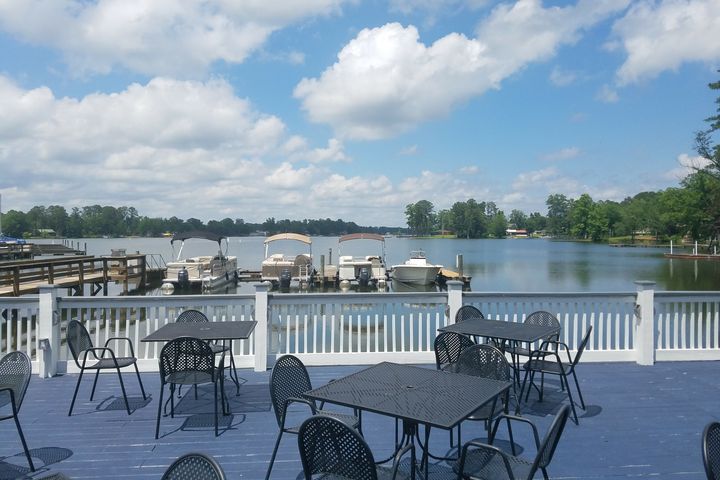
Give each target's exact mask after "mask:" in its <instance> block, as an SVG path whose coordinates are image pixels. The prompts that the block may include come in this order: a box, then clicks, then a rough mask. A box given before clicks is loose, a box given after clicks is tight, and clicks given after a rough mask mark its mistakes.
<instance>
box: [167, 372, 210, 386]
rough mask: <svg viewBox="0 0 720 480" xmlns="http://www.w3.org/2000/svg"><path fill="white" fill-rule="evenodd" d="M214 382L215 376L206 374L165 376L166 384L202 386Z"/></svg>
mask: <svg viewBox="0 0 720 480" xmlns="http://www.w3.org/2000/svg"><path fill="white" fill-rule="evenodd" d="M214 381H215V379H214V378H213V376H212V375H211V374H209V373H206V372H173V373H171V374H169V375H166V376H165V383H174V384H175V385H200V384H203V383H213V382H214Z"/></svg>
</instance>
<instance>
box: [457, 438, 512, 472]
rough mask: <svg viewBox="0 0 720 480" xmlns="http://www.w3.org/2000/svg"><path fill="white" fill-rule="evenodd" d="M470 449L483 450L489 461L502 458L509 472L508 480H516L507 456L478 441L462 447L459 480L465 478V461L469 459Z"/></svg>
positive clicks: (497, 449) (495, 448)
mask: <svg viewBox="0 0 720 480" xmlns="http://www.w3.org/2000/svg"><path fill="white" fill-rule="evenodd" d="M470 447H474V448H475V449H477V450H482V451H483V453H484V454H485V455H487V456H488V460H490V459H491V458H492V457H494V456H500V458H501V459H502V461H503V465H504V466H505V470H506V472H507V478H508V479H510V480H515V476H514V475H513V471H512V467H510V462H509V461H508V458H507V454H506V453H505V452H503V451H502V450H500V449H499V448H497V447H495V446H493V445H488V444H486V443H481V442H478V441H476V440H471V441H469V442H467V443H466V444H465V445H463V447H462V453H461V454H460V460H459V461H458V474H459V475H458V478H465V475H464V473H465V460H466V457H467V453H468V449H469V448H470Z"/></svg>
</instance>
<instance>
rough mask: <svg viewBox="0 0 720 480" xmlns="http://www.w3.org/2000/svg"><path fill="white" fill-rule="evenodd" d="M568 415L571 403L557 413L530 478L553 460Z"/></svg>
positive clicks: (539, 451)
mask: <svg viewBox="0 0 720 480" xmlns="http://www.w3.org/2000/svg"><path fill="white" fill-rule="evenodd" d="M568 416H570V406H569V405H565V406H564V407H562V408H561V409H560V411H559V412H558V414H557V415H555V419H554V420H553V422H552V424H551V425H550V428H549V429H548V431H547V433H546V434H545V438H544V439H543V441H542V442H541V443H540V447H539V448H538V451H537V455H536V456H535V461H534V462H533V466H532V469H531V470H530V474H529V475H528V477H527V478H528V479H531V478H533V476H534V475H535V472H536V471H537V469H538V468H545V467H547V466H548V465H549V464H550V462H551V461H552V458H553V455H554V454H555V449H556V448H557V445H558V442H559V441H560V437H561V436H562V433H563V430H565V424H566V423H567V419H568Z"/></svg>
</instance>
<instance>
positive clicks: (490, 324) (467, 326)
mask: <svg viewBox="0 0 720 480" xmlns="http://www.w3.org/2000/svg"><path fill="white" fill-rule="evenodd" d="M438 331H440V332H455V333H462V334H463V335H470V336H478V337H486V338H492V339H495V340H500V342H498V344H499V345H500V350H502V351H503V352H504V351H505V346H506V345H507V343H508V342H512V343H514V344H517V343H526V344H528V346H529V345H530V344H531V343H533V342H537V341H538V340H540V339H542V338H547V337H550V336H552V335H558V334H559V333H560V328H558V327H548V326H544V325H532V324H530V325H529V324H527V323H517V322H506V321H504V320H490V319H487V318H486V319H477V320H467V321H464V322H460V323H454V324H452V325H448V326H447V327H442V328H438ZM513 368H514V369H515V379H516V381H517V382H518V384H519V383H520V359H519V358H517V355H513Z"/></svg>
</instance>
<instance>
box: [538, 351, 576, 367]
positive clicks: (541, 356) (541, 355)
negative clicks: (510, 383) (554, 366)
mask: <svg viewBox="0 0 720 480" xmlns="http://www.w3.org/2000/svg"><path fill="white" fill-rule="evenodd" d="M565 352H566V353H567V357H568V363H572V358H570V350H565ZM533 357H537V358H536V360H538V361H539V360H542V359H544V358H545V357H555V360H556V361H557V363H558V365H560V366H562V360H560V354H559V353H558V352H557V351H554V350H543V349H541V350H533V351H532V352H530V362H532V360H533Z"/></svg>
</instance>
